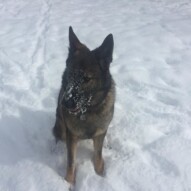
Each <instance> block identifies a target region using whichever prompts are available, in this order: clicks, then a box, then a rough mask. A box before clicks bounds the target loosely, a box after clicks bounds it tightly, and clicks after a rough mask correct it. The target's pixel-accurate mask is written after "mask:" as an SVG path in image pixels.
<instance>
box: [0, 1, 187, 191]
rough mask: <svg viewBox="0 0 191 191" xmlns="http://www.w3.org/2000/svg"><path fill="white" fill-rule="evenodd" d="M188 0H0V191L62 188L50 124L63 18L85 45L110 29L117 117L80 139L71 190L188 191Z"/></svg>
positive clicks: (64, 40)
mask: <svg viewBox="0 0 191 191" xmlns="http://www.w3.org/2000/svg"><path fill="white" fill-rule="evenodd" d="M190 18H191V2H190V0H182V1H178V0H169V1H165V0H158V1H151V0H135V1H129V0H127V1H125V0H124V1H114V0H109V1H102V0H98V1H88V0H79V1H77V0H72V1H64V0H54V1H53V0H33V1H30V0H15V1H13V0H0V26H1V30H0V191H26V190H29V191H61V190H62V191H63V190H68V188H69V185H68V184H67V182H65V181H64V179H63V177H64V175H65V171H66V148H65V145H64V144H63V143H59V144H58V145H55V142H54V138H53V136H52V133H51V129H52V127H53V125H54V121H55V110H56V102H57V96H58V91H59V88H60V84H61V76H62V72H63V70H64V68H65V60H66V57H67V53H68V27H69V26H70V25H71V26H73V29H74V31H75V33H76V34H77V36H78V37H79V39H80V40H81V41H82V42H83V43H85V44H87V46H88V47H90V48H92V49H93V48H95V47H97V46H98V45H100V44H101V42H102V40H103V39H104V38H105V36H106V35H107V34H109V33H113V35H114V42H115V49H114V59H113V63H112V65H111V72H112V74H113V77H114V79H115V81H116V89H117V99H116V105H115V116H114V119H113V121H112V123H111V125H110V128H109V131H108V134H107V136H106V140H105V143H104V158H105V164H106V175H105V177H100V176H98V175H96V174H95V172H94V169H93V165H92V161H91V158H92V142H91V141H90V140H87V141H82V142H81V143H80V144H79V149H78V157H77V174H76V187H75V190H76V191H89V190H91V191H99V190H103V191H138V190H139V191H149V190H150V191H190V190H191V129H190V124H191V75H190V72H191V35H190V34H191V19H190Z"/></svg>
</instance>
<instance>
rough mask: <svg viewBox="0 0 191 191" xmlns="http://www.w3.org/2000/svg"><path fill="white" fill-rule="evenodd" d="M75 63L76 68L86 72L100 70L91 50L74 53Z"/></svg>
mask: <svg viewBox="0 0 191 191" xmlns="http://www.w3.org/2000/svg"><path fill="white" fill-rule="evenodd" d="M73 64H74V66H73V67H75V69H77V70H79V71H84V72H85V73H95V71H97V70H99V66H98V64H97V60H96V58H95V55H94V54H92V52H91V51H89V50H80V51H77V52H76V53H75V55H74V60H73Z"/></svg>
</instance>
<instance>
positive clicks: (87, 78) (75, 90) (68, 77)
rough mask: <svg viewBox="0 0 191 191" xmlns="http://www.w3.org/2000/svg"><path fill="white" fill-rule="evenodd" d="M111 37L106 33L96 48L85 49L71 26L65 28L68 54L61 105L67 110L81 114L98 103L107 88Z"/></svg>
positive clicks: (109, 85) (109, 76) (109, 80)
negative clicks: (67, 37)
mask: <svg viewBox="0 0 191 191" xmlns="http://www.w3.org/2000/svg"><path fill="white" fill-rule="evenodd" d="M113 46H114V43H113V36H112V34H109V35H108V36H107V37H106V38H105V40H104V41H103V43H102V44H101V46H100V47H98V48H96V49H94V50H89V49H88V48H87V47H86V46H85V45H84V44H82V43H81V42H80V41H79V39H78V38H77V36H76V35H75V33H74V32H73V30H72V27H70V28H69V54H68V58H67V60H66V69H65V72H64V74H63V79H62V88H63V90H64V94H63V96H62V99H61V104H62V105H63V106H64V107H65V108H66V109H67V110H68V111H69V113H71V114H74V115H77V114H79V113H82V114H83V113H85V112H86V111H87V109H88V108H90V107H93V106H95V105H97V104H99V103H100V102H101V101H102V100H104V96H106V93H107V92H108V90H109V88H110V87H111V75H110V72H109V66H110V63H111V62H112V53H113Z"/></svg>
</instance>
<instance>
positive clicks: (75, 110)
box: [68, 107, 81, 115]
mask: <svg viewBox="0 0 191 191" xmlns="http://www.w3.org/2000/svg"><path fill="white" fill-rule="evenodd" d="M68 111H69V113H70V114H72V115H77V114H78V113H80V112H81V108H79V107H76V108H72V109H71V108H70V109H68Z"/></svg>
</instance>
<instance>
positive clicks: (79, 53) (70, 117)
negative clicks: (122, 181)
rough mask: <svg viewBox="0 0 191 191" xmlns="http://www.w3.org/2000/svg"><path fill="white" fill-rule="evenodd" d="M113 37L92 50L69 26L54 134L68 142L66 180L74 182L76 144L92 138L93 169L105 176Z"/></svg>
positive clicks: (112, 89) (112, 98)
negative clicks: (104, 144) (66, 56)
mask: <svg viewBox="0 0 191 191" xmlns="http://www.w3.org/2000/svg"><path fill="white" fill-rule="evenodd" d="M113 46H114V42H113V35H112V34H109V35H108V36H107V37H106V38H105V40H104V41H103V43H102V44H101V46H100V47H98V48H96V49H94V50H89V49H88V48H87V47H86V46H85V45H84V44H82V43H81V42H80V41H79V40H78V38H77V36H76V35H75V33H74V32H73V29H72V27H69V54H68V58H67V60H66V69H65V71H64V73H63V76H62V85H61V89H60V93H59V97H58V106H57V110H56V122H55V126H54V128H53V134H54V136H55V138H56V141H58V140H62V141H66V146H67V172H66V177H65V179H66V181H68V182H69V183H70V184H74V183H75V158H76V149H77V143H78V141H79V140H82V139H93V143H94V157H93V163H94V169H95V171H96V173H97V174H99V175H103V172H104V160H103V158H102V147H103V141H104V137H105V135H106V132H107V129H108V126H109V123H110V121H111V120H112V117H113V112H114V101H115V84H114V81H113V79H112V77H111V74H110V71H109V66H110V63H111V62H112V53H113Z"/></svg>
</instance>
